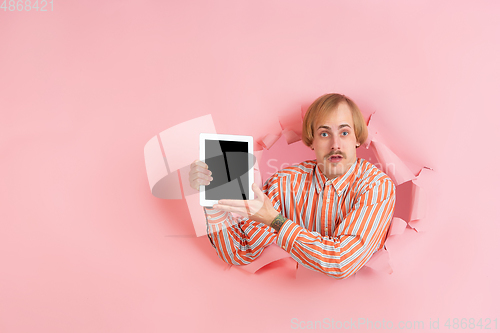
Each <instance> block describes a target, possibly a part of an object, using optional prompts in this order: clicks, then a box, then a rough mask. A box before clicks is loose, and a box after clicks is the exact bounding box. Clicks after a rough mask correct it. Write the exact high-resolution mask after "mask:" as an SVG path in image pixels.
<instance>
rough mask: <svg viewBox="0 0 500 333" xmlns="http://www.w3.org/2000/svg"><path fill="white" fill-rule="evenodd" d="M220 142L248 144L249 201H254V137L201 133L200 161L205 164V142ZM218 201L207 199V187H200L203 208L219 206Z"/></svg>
mask: <svg viewBox="0 0 500 333" xmlns="http://www.w3.org/2000/svg"><path fill="white" fill-rule="evenodd" d="M206 140H218V141H236V142H246V143H247V147H248V151H247V153H248V156H249V158H248V182H249V184H248V189H249V200H253V199H254V193H253V191H252V184H253V182H254V163H255V161H254V159H255V157H254V158H252V157H251V156H254V155H253V137H252V136H248V135H232V134H214V133H200V161H202V162H205V141H206ZM217 202H218V200H208V199H206V198H205V186H204V185H200V205H201V206H203V207H212V206H213V205H215V204H217Z"/></svg>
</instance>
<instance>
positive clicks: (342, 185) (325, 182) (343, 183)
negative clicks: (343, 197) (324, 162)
mask: <svg viewBox="0 0 500 333" xmlns="http://www.w3.org/2000/svg"><path fill="white" fill-rule="evenodd" d="M358 163H359V159H356V163H354V164H353V165H351V167H350V168H349V170H347V172H346V173H344V174H343V175H342V176H340V177H337V178H334V179H328V178H326V176H325V175H324V174H323V173H322V172H321V170H320V169H319V166H318V164H317V163H316V166H315V167H314V174H315V175H314V181H315V185H316V192H318V193H320V192H321V191H322V190H323V188H324V187H325V186H329V185H332V186H333V187H334V188H335V191H336V192H337V194H339V195H340V194H342V193H343V192H344V190H345V189H346V188H347V187H348V186H349V184H350V180H351V178H352V176H353V174H354V170H355V169H356V166H357V165H358Z"/></svg>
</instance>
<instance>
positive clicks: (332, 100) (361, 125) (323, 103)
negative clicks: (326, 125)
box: [302, 94, 368, 147]
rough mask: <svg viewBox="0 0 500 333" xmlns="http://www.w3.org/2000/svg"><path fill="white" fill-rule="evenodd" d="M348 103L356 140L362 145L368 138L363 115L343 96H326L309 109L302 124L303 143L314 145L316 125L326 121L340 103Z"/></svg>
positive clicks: (317, 100)
mask: <svg viewBox="0 0 500 333" xmlns="http://www.w3.org/2000/svg"><path fill="white" fill-rule="evenodd" d="M343 102H344V103H346V104H347V105H348V106H349V109H350V110H351V115H352V120H353V122H354V124H353V126H354V133H355V135H356V140H357V141H358V142H359V143H360V145H362V144H363V143H364V142H365V141H366V138H367V137H368V127H367V126H366V122H365V119H364V118H363V114H362V113H361V111H360V110H359V108H358V106H357V105H356V103H354V102H353V100H352V99H350V98H349V97H347V96H345V95H341V94H325V95H323V96H321V97H319V98H318V99H316V100H315V101H314V102H313V103H312V104H311V106H309V108H308V109H307V112H306V115H305V117H304V122H303V123H302V142H304V144H305V145H306V146H308V147H310V146H311V145H312V142H313V139H314V124H315V122H318V121H319V122H321V121H323V119H325V118H326V117H327V116H328V114H330V112H331V111H333V110H335V109H336V108H337V107H338V106H339V104H340V103H343Z"/></svg>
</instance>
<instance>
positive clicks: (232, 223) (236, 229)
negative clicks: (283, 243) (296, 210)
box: [206, 186, 277, 265]
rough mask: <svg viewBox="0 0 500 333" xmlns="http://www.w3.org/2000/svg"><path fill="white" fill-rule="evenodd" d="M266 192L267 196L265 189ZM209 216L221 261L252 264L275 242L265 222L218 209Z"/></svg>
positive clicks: (211, 232) (214, 242)
mask: <svg viewBox="0 0 500 333" xmlns="http://www.w3.org/2000/svg"><path fill="white" fill-rule="evenodd" d="M263 191H264V193H265V194H267V188H266V186H264V189H263ZM206 214H207V221H208V233H209V237H210V238H211V240H212V242H213V245H214V247H215V250H216V251H217V255H218V256H219V258H221V259H222V260H223V261H225V262H227V263H228V264H232V265H247V264H250V263H251V262H252V261H254V260H255V259H256V258H258V257H259V256H260V254H261V253H262V251H264V249H265V248H266V247H267V246H269V245H271V243H273V242H274V241H275V240H276V237H277V236H276V233H275V232H273V230H274V229H272V228H271V227H268V226H266V225H265V224H263V223H260V222H256V221H253V220H251V219H248V218H243V219H237V218H235V217H234V216H233V215H232V214H231V213H228V212H224V211H219V210H216V209H206Z"/></svg>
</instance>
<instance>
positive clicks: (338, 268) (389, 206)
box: [206, 158, 396, 279]
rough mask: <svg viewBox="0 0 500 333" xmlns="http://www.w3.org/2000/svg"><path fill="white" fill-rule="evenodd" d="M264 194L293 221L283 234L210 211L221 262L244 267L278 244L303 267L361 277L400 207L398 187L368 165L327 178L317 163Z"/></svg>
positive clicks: (292, 170) (283, 175)
mask: <svg viewBox="0 0 500 333" xmlns="http://www.w3.org/2000/svg"><path fill="white" fill-rule="evenodd" d="M263 192H264V193H265V194H266V195H267V196H268V197H269V198H270V199H271V202H272V203H273V205H274V208H275V209H276V210H277V211H278V212H279V213H280V214H281V215H283V216H284V217H286V218H287V221H286V222H285V223H284V224H283V226H282V227H281V229H280V230H279V232H276V231H275V230H274V229H273V228H271V227H268V226H266V225H265V224H263V223H260V222H256V221H252V220H251V219H247V218H244V219H238V220H237V219H235V218H234V217H233V215H232V214H230V213H227V212H222V211H217V210H214V209H207V210H206V211H207V218H208V228H209V231H208V232H209V235H210V237H211V239H212V241H213V244H214V247H215V248H216V251H217V254H218V256H219V257H220V258H221V259H222V260H224V261H225V262H227V263H229V264H234V265H245V264H249V263H251V262H252V261H253V260H255V259H256V258H257V257H258V256H259V255H260V254H261V253H262V251H263V250H264V248H265V247H266V246H268V245H270V244H271V243H273V242H276V243H277V244H278V246H280V247H281V248H282V249H284V250H285V251H287V252H289V253H290V255H291V256H292V258H293V259H295V260H296V261H297V262H298V263H300V264H301V265H303V266H305V267H307V268H309V269H312V270H316V271H318V272H322V273H324V274H327V275H329V276H331V277H334V278H339V279H343V278H347V277H349V276H351V275H352V274H354V273H356V272H357V271H358V270H359V269H360V268H361V267H363V265H364V264H365V263H366V262H367V261H368V260H369V259H370V257H371V256H372V255H373V253H375V252H376V251H378V250H380V249H382V248H383V245H384V242H385V239H386V236H387V231H388V229H389V225H390V222H391V219H392V215H393V213H394V205H395V200H396V197H395V194H396V188H395V186H394V184H393V182H392V180H391V179H390V178H389V177H388V176H387V175H386V174H384V173H383V172H382V171H380V170H379V169H377V168H376V167H375V166H374V165H373V164H371V163H369V162H368V161H366V160H364V159H361V158H358V159H357V161H356V163H354V164H353V165H352V166H351V167H350V168H349V170H348V171H347V172H346V173H345V174H344V175H342V176H339V177H337V178H335V179H328V178H326V176H325V175H324V174H323V173H322V172H321V170H320V169H319V167H318V166H317V163H316V161H315V160H310V161H305V162H303V163H301V164H298V165H295V166H291V167H288V168H285V169H283V170H281V171H278V172H277V173H276V174H274V175H273V176H272V177H271V178H269V179H268V180H267V182H266V183H265V185H264V187H263Z"/></svg>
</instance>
